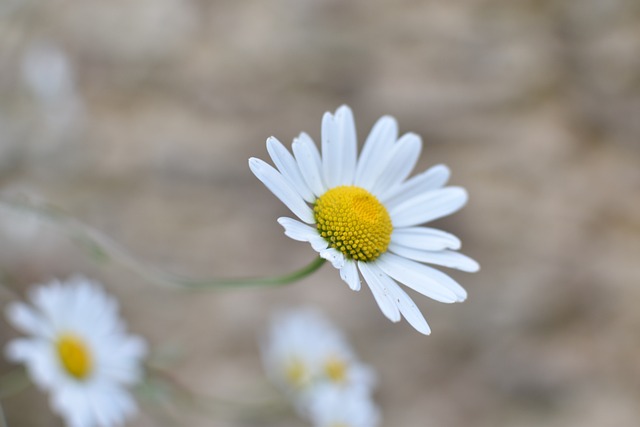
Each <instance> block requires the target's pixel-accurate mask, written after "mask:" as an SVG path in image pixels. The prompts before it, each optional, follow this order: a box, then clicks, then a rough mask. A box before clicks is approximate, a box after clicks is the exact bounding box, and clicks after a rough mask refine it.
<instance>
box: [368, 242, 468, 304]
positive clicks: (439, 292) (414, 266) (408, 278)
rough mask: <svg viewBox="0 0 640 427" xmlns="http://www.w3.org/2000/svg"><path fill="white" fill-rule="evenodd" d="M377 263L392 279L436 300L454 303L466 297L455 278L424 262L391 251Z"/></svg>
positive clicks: (383, 255)
mask: <svg viewBox="0 0 640 427" xmlns="http://www.w3.org/2000/svg"><path fill="white" fill-rule="evenodd" d="M376 264H377V265H379V266H380V268H381V269H382V271H384V272H385V273H387V274H388V275H389V276H391V278H392V279H395V280H397V281H398V282H400V283H402V284H403V285H406V286H408V287H410V288H411V289H413V290H414V291H416V292H419V293H421V294H422V295H425V296H428V297H429V298H432V299H434V300H436V301H440V302H445V303H453V302H460V301H464V300H465V299H466V296H467V293H466V291H465V290H464V289H463V288H462V286H460V285H459V284H458V283H457V282H456V281H455V280H453V279H452V278H450V277H449V276H447V275H446V274H444V273H442V272H440V271H438V270H436V269H434V268H431V267H428V266H426V265H424V264H420V263H418V262H415V261H411V260H408V259H406V258H402V257H399V256H398V255H394V254H392V253H390V252H386V253H384V254H382V256H380V258H378V260H377V261H376Z"/></svg>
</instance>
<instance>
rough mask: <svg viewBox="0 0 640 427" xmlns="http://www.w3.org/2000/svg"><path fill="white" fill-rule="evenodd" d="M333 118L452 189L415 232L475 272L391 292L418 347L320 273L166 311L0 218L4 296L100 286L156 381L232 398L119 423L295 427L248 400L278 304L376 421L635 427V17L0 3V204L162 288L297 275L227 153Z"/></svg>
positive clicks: (453, 6)
mask: <svg viewBox="0 0 640 427" xmlns="http://www.w3.org/2000/svg"><path fill="white" fill-rule="evenodd" d="M343 103H346V104H348V105H350V106H351V107H352V108H353V111H354V114H355V118H356V124H357V127H358V136H359V139H360V141H362V140H363V139H364V137H366V135H367V133H368V131H369V129H370V128H371V126H372V125H373V123H374V122H375V120H376V119H377V118H378V117H379V116H381V115H384V114H391V115H393V116H395V117H396V118H397V119H398V122H399V124H400V130H401V132H402V133H404V132H408V131H412V132H416V133H418V134H420V135H421V136H422V137H423V139H424V143H425V144H424V149H423V154H422V157H421V160H420V162H419V167H418V168H417V171H422V170H424V169H426V168H427V167H429V166H432V165H434V164H437V163H445V164H447V165H448V166H449V167H450V168H451V169H452V171H453V176H452V180H451V182H452V183H453V184H455V185H461V186H464V187H466V188H467V189H468V191H469V193H470V202H469V204H468V205H467V207H465V208H464V209H463V210H462V211H461V212H460V213H457V214H455V215H453V216H452V217H449V218H446V219H444V220H440V221H437V222H436V223H435V224H434V226H437V227H440V228H442V229H445V230H447V231H450V232H452V233H454V234H456V235H458V236H459V237H460V238H461V239H462V241H463V248H462V251H463V252H464V253H466V254H468V255H470V256H472V257H473V258H475V259H477V260H478V261H479V262H480V264H481V265H482V270H481V271H480V272H479V273H477V274H466V273H460V272H452V273H451V275H452V276H453V277H454V278H456V279H457V280H458V281H460V283H462V284H463V285H464V286H465V287H466V289H467V290H468V291H469V299H468V300H467V301H466V302H465V303H463V304H456V305H444V304H439V303H436V302H434V301H431V300H428V299H427V298H423V297H419V296H417V295H416V294H414V293H411V295H412V296H414V297H415V300H416V303H417V304H418V305H419V307H420V308H421V310H422V311H423V313H424V314H425V316H426V318H427V320H428V321H429V323H430V325H431V327H432V329H433V333H432V335H431V336H429V337H424V336H421V335H420V334H418V333H417V332H415V331H414V330H413V329H412V328H411V327H410V326H409V325H408V324H407V323H406V322H404V321H403V322H401V323H399V324H392V323H391V322H389V321H387V320H386V319H385V318H384V316H383V315H382V314H381V313H380V311H379V309H378V308H377V306H376V305H375V302H374V299H373V297H372V296H371V294H370V292H369V290H368V289H365V288H363V290H362V291H361V292H360V293H355V292H352V291H350V290H349V289H348V287H347V286H346V285H345V284H344V283H342V282H341V281H340V279H339V277H338V275H337V273H336V271H334V270H333V269H332V268H331V267H329V266H325V267H324V268H323V269H322V270H320V272H318V273H316V274H315V275H313V276H311V277H309V278H307V279H305V280H304V281H302V282H300V283H297V284H294V285H291V286H286V287H281V288H276V289H267V288H264V289H242V290H228V291H222V292H201V293H195V292H193V293H178V292H175V291H172V290H169V289H164V288H159V287H157V286H155V285H154V284H152V283H149V282H148V281H145V280H143V279H142V278H140V277H139V276H137V275H135V274H133V273H131V272H129V271H127V270H126V269H124V268H122V267H121V266H119V265H117V264H114V263H110V262H106V261H104V260H103V261H99V260H96V258H95V257H92V256H91V254H90V253H88V252H87V251H86V250H84V249H82V248H80V247H79V246H77V245H76V244H74V243H73V241H72V240H70V239H69V233H68V232H66V231H65V230H64V229H60V227H56V226H54V225H51V224H47V223H43V222H40V221H38V220H37V219H36V218H34V217H32V216H29V215H20V214H16V213H15V212H13V211H8V210H0V238H1V241H2V244H0V269H1V273H2V280H3V282H4V284H5V285H6V286H8V287H9V288H11V289H13V290H14V291H15V292H17V293H18V295H24V293H25V291H26V290H27V289H28V288H29V287H30V286H31V285H32V284H34V283H42V282H44V281H47V280H49V279H52V278H56V277H57V278H66V277H67V276H69V275H71V274H74V273H82V274H84V275H87V276H90V277H93V278H96V279H98V280H100V281H102V282H103V283H104V285H105V287H106V288H107V289H108V291H109V292H111V293H112V294H114V295H115V296H116V297H117V298H118V299H119V300H120V303H121V307H122V314H123V317H124V318H125V319H126V321H127V322H128V325H129V329H130V330H131V331H132V332H134V333H137V334H140V335H143V336H145V337H146V338H147V339H148V341H149V342H150V344H151V346H152V348H153V350H154V352H155V353H156V354H161V355H162V354H164V356H162V357H165V358H168V359H170V361H169V362H167V368H166V369H167V371H168V372H169V374H170V375H171V377H172V378H173V380H175V381H178V382H179V383H182V384H184V385H186V386H187V387H188V388H189V389H190V390H191V391H193V392H194V393H196V394H197V395H201V396H206V398H207V399H208V398H209V397H210V398H211V399H212V401H214V400H215V399H216V398H224V399H225V400H229V401H236V402H239V403H240V404H239V405H235V404H233V405H231V404H230V405H224V406H223V407H219V406H216V405H217V403H212V405H211V407H210V408H208V409H207V410H201V409H198V410H194V409H193V408H191V407H189V406H188V405H180V404H178V403H175V404H171V405H162V406H161V405H158V404H156V403H154V402H153V401H149V400H141V401H140V405H141V413H140V414H139V416H138V417H137V418H135V420H133V421H131V422H130V424H129V425H131V426H135V427H147V426H165V425H167V426H174V425H175V426H182V425H189V426H194V427H199V426H203V427H204V426H222V427H225V426H230V427H231V426H232V427H236V426H284V427H288V426H303V425H305V423H304V422H303V421H302V420H299V419H297V418H296V417H295V416H294V415H292V414H290V413H288V412H286V411H285V412H278V411H276V412H274V411H264V412H260V411H255V408H252V406H251V401H253V400H256V399H257V400H260V399H261V396H263V395H264V394H265V393H266V394H267V395H270V394H271V395H273V394H276V392H275V391H274V390H273V389H271V388H269V387H268V386H266V385H265V381H266V380H265V376H264V374H263V372H262V368H261V363H260V357H259V354H258V345H257V338H258V337H259V336H260V334H261V333H262V331H263V329H264V327H265V323H266V322H267V321H268V319H269V318H270V315H271V314H272V313H273V312H274V311H275V310H277V309H279V308H283V307H291V306H299V305H310V306H313V307H316V308H319V309H321V310H323V311H325V312H326V313H327V314H329V315H330V316H331V318H332V319H333V320H334V321H335V323H336V324H337V325H338V326H339V327H340V328H342V329H343V330H344V331H345V333H346V334H347V335H348V336H349V337H350V338H351V339H352V343H353V346H354V347H355V349H356V351H357V352H358V353H359V355H360V357H361V359H362V360H363V361H364V362H366V363H369V364H371V365H372V366H373V367H374V368H375V369H376V370H377V371H378V374H379V377H380V384H379V387H378V389H377V393H376V401H377V402H378V403H379V405H380V406H381V409H382V412H383V418H384V421H383V425H384V426H408V427H410V426H424V425H429V426H447V427H458V426H459V427H467V426H470V425H473V426H475V427H497V426H511V427H513V426H517V427H529V426H540V425H544V426H546V427H568V426H607V427H616V426H620V427H629V426H637V425H640V406H639V405H638V401H640V363H639V360H640V358H639V357H638V356H639V355H640V332H639V331H640V311H639V310H638V308H637V307H638V301H639V300H640V286H639V285H640V268H639V267H638V262H639V261H640V138H639V135H640V3H639V2H638V1H635V0H607V1H601V0H565V1H560V0H558V1H553V0H548V1H542V0H541V1H539V0H531V1H518V2H514V1H510V0H455V1H448V2H441V1H434V0H429V1H417V0H413V1H412V0H403V1H381V0H367V1H364V0H357V1H350V2H345V1H339V0H297V1H295V0H275V1H271V2H263V1H256V0H250V1H243V2H238V1H231V0H226V1H207V0H153V1H151V0H136V1H130V0H129V1H125V0H111V1H108V2H104V1H98V0H82V1H79V0H54V1H47V2H40V1H37V0H1V1H0V188H1V192H2V193H4V194H5V195H7V194H9V195H12V194H13V195H16V194H17V195H20V194H21V195H27V196H28V197H29V198H32V199H36V200H48V201H50V202H52V203H54V204H55V205H57V206H59V207H61V208H63V209H64V210H65V211H66V212H67V213H69V214H71V215H73V216H74V217H76V218H78V219H80V220H82V221H83V222H86V223H87V224H90V225H91V226H93V227H95V228H97V229H99V230H101V231H102V232H104V233H106V234H107V235H109V236H111V237H112V238H113V239H114V240H115V241H117V242H119V243H120V244H122V245H123V246H125V247H126V248H128V249H129V250H130V251H131V252H132V253H133V254H135V256H136V257H137V258H139V259H140V260H143V261H144V262H145V263H149V264H150V265H155V266H161V267H162V268H164V269H166V270H169V271H173V272H181V273H186V274H189V275H191V276H194V277H209V276H217V277H240V276H256V275H270V274H280V273H285V272H289V271H293V270H295V269H298V268H300V267H302V266H304V265H306V264H307V263H308V262H310V261H311V260H312V259H313V257H314V256H315V253H314V252H313V251H312V250H311V248H309V247H307V245H306V244H304V243H299V242H294V241H292V240H290V239H288V238H287V237H286V236H284V234H283V232H282V229H281V227H280V226H279V225H278V224H277V223H276V221H275V220H276V218H277V217H279V216H282V215H285V214H288V212H287V210H286V208H285V207H284V206H283V205H282V204H281V203H280V202H279V201H278V200H277V199H276V198H275V197H273V196H272V195H271V193H270V192H269V191H268V190H266V189H265V188H264V187H263V186H262V184H261V183H260V182H259V181H258V180H257V179H255V178H254V176H253V175H252V174H251V173H250V171H249V169H248V166H247V158H248V157H250V156H256V157H260V158H263V159H266V158H267V153H266V148H265V140H266V138H267V137H269V136H271V135H274V136H276V137H278V138H279V139H280V140H281V141H283V142H286V143H287V145H289V143H290V141H291V140H292V138H293V137H295V136H297V134H298V133H299V132H300V131H306V132H308V133H309V134H310V135H311V136H312V137H313V138H314V139H315V140H316V141H318V140H319V135H320V121H321V117H322V114H323V113H324V112H325V111H328V110H331V111H334V110H335V109H336V108H337V107H338V106H340V105H341V104H343ZM0 296H2V303H3V304H5V303H6V302H7V301H9V300H11V299H12V298H13V296H12V294H11V293H9V292H7V291H3V292H2V293H0ZM0 332H1V334H2V335H1V337H2V340H1V341H2V342H3V343H4V342H5V341H6V340H7V339H9V338H10V337H13V336H16V334H17V333H16V332H15V331H13V330H11V329H10V328H9V326H8V325H7V324H6V322H2V323H1V326H0ZM167 354H169V356H166V355H167ZM158 357H160V356H158ZM0 368H1V369H2V372H8V371H9V370H10V369H11V366H9V365H8V364H6V362H1V363H0ZM243 402H244V403H243ZM247 402H248V403H249V404H248V405H247V407H245V406H243V405H244V404H246V403H247ZM2 405H3V407H4V411H5V414H6V417H7V422H8V425H9V426H10V427H16V426H18V427H30V426H35V427H40V426H47V427H48V426H61V425H62V424H61V422H60V420H59V419H58V418H57V417H54V416H53V415H51V413H50V411H49V410H48V405H47V400H46V396H44V395H43V394H41V393H39V392H37V391H35V390H33V389H29V390H28V391H26V392H24V393H21V394H19V395H16V396H14V397H11V398H9V399H6V400H4V401H3V402H2Z"/></svg>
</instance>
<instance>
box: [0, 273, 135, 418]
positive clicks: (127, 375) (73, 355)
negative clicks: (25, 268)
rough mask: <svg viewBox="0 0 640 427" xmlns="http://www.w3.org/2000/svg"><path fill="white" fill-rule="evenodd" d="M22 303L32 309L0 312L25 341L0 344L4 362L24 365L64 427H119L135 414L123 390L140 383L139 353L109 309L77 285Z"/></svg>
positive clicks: (108, 300)
mask: <svg viewBox="0 0 640 427" xmlns="http://www.w3.org/2000/svg"><path fill="white" fill-rule="evenodd" d="M29 297H30V300H31V303H32V304H33V305H32V306H30V305H27V304H24V303H21V302H15V303H11V304H10V305H9V306H8V307H7V308H6V315H7V318H8V320H9V322H10V323H11V324H12V325H13V326H14V327H16V328H17V329H18V330H20V331H22V332H24V333H25V334H27V335H28V337H23V338H16V339H14V340H12V341H10V342H9V343H8V344H7V347H6V355H7V358H8V359H9V360H11V361H14V362H22V363H24V364H25V365H26V368H27V370H28V372H29V375H30V376H31V379H32V380H33V382H34V383H35V384H36V385H38V387H39V388H41V389H42V390H45V391H48V392H49V393H50V403H51V407H52V409H53V410H54V411H55V412H56V413H58V414H60V415H61V416H62V417H63V418H64V420H65V422H66V424H67V425H68V426H69V427H94V426H99V427H111V426H119V425H122V424H123V423H124V421H125V420H126V419H127V418H128V417H130V416H131V415H133V414H134V413H135V412H136V404H135V401H134V400H133V398H132V396H131V395H130V393H129V392H128V390H127V389H126V386H129V385H132V384H134V383H136V382H137V381H138V380H139V379H140V377H141V375H142V372H141V359H142V358H143V357H144V356H145V354H146V345H145V343H144V341H143V340H142V339H141V338H139V337H137V336H132V335H129V334H127V332H126V328H125V325H124V323H123V322H122V321H121V319H120V318H119V316H118V305H117V302H116V301H115V300H114V299H113V298H112V297H110V296H108V295H107V294H106V293H105V292H104V291H103V290H102V289H101V288H100V287H99V286H98V285H97V284H96V283H95V282H92V281H90V280H88V279H85V278H81V277H74V278H71V279H69V280H68V281H66V282H58V281H53V282H51V283H48V284H46V285H43V286H40V287H38V288H35V289H33V290H32V291H31V292H30V295H29Z"/></svg>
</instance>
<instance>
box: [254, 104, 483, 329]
mask: <svg viewBox="0 0 640 427" xmlns="http://www.w3.org/2000/svg"><path fill="white" fill-rule="evenodd" d="M421 147H422V141H421V139H420V137H419V136H418V135H416V134H413V133H407V134H405V135H403V136H402V137H400V138H398V125H397V123H396V121H395V119H394V118H393V117H390V116H384V117H382V118H380V119H379V120H378V121H377V122H376V124H375V125H374V126H373V129H372V130H371V133H370V134H369V136H368V137H367V139H366V141H365V143H364V146H363V148H362V152H361V153H360V155H359V156H358V153H357V139H356V128H355V123H354V120H353V114H352V113H351V110H350V109H349V107H347V106H342V107H340V108H338V110H337V111H336V113H335V114H334V115H332V114H331V113H325V115H324V117H323V118H322V151H321V152H320V151H319V150H318V148H317V147H316V145H315V144H314V142H313V140H312V139H311V137H310V136H309V135H307V134H306V133H301V134H300V136H299V137H298V138H296V139H294V141H293V146H292V151H293V154H291V152H289V151H288V150H287V149H286V148H285V147H284V146H283V144H282V143H280V142H279V141H278V140H277V139H276V138H274V137H271V138H269V139H268V140H267V151H268V152H269V155H270V156H271V159H272V160H273V163H274V164H275V166H276V168H277V169H276V168H274V167H272V166H270V165H269V164H267V163H266V162H264V161H263V160H260V159H257V158H251V159H249V167H250V168H251V171H252V172H253V173H254V175H255V176H256V177H257V178H258V179H259V180H260V181H262V183H263V184H264V185H265V186H266V187H267V188H268V189H269V190H270V191H271V192H272V193H273V194H274V195H275V196H276V197H278V199H280V201H282V202H283V203H284V204H285V205H286V206H287V207H288V208H289V209H290V210H291V212H292V213H293V214H294V215H295V216H296V217H297V219H294V218H288V217H282V218H279V219H278V222H279V223H280V225H282V226H283V227H284V229H285V234H286V235H287V236H289V237H290V238H292V239H294V240H298V241H303V242H309V243H310V244H311V247H312V248H313V249H314V250H315V251H317V252H318V253H319V255H320V256H321V257H322V258H324V259H326V260H328V261H330V262H331V264H332V265H333V266H334V267H335V268H337V269H338V270H339V271H340V277H341V278H342V280H344V281H345V282H346V283H347V284H348V285H349V287H350V288H351V289H353V290H354V291H357V290H360V286H361V285H360V275H362V277H363V278H364V280H365V282H366V283H367V285H368V286H369V288H370V289H371V292H372V293H373V296H374V298H375V300H376V302H377V303H378V306H379V307H380V309H381V310H382V312H383V314H384V315H385V316H386V317H387V318H389V319H390V320H392V321H393V322H397V321H399V320H400V318H401V316H404V317H405V318H406V319H407V321H408V322H409V323H410V324H411V325H412V326H413V327H414V328H415V329H417V330H418V331H420V332H421V333H423V334H429V333H430V332H431V330H430V328H429V325H428V324H427V322H426V321H425V319H424V317H423V316H422V314H421V313H420V311H419V310H418V308H417V307H416V305H415V303H414V302H413V301H412V300H411V298H410V297H409V296H408V295H407V293H406V292H405V291H404V290H403V289H402V288H401V287H400V286H399V285H398V282H399V283H402V284H404V285H405V286H408V287H409V288H412V289H413V290H415V291H417V292H419V293H421V294H423V295H425V296H428V297H430V298H433V299H435V300H437V301H441V302H445V303H454V302H461V301H464V300H465V299H466V298H467V292H466V291H465V290H464V289H463V288H462V287H461V286H460V285H459V284H458V283H457V282H456V281H454V280H453V279H452V278H450V277H449V276H448V275H446V274H444V273H442V272H440V271H439V270H436V269H434V268H432V267H430V266H427V265H425V264H424V263H428V264H435V265H439V266H444V267H449V268H455V269H458V270H463V271H468V272H475V271H478V270H479V265H478V263H477V262H475V261H474V260H472V259H471V258H469V257H467V256H465V255H462V254H461V253H459V252H456V250H457V249H459V248H460V240H459V239H458V238H457V237H455V236H453V235H452V234H449V233H446V232H444V231H441V230H437V229H434V228H429V227H424V226H420V225H421V224H424V223H427V222H429V221H432V220H435V219H438V218H441V217H444V216H447V215H449V214H452V213H454V212H456V211H457V210H459V209H460V208H461V207H462V206H464V204H465V203H466V201H467V192H466V191H465V190H464V189H463V188H460V187H445V186H444V185H445V184H446V182H447V180H448V179H449V174H450V173H449V169H448V168H447V167H446V166H444V165H437V166H434V167H432V168H430V169H428V170H427V171H425V172H423V173H421V174H419V175H416V176H413V177H411V178H408V177H409V174H410V173H411V171H412V170H413V168H414V166H415V165H416V162H417V161H418V157H419V155H420V150H421ZM407 178H408V179H407Z"/></svg>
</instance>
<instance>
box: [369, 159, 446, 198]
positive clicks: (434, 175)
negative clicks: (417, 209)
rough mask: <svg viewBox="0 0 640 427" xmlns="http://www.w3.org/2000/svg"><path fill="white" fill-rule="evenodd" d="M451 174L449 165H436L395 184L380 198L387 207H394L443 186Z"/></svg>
mask: <svg viewBox="0 0 640 427" xmlns="http://www.w3.org/2000/svg"><path fill="white" fill-rule="evenodd" d="M450 175H451V172H450V171H449V168H448V167H447V166H445V165H436V166H433V167H431V168H429V169H428V170H427V171H426V172H423V173H421V174H419V175H416V176H414V177H412V178H410V179H409V180H407V181H406V182H403V183H400V184H398V185H395V186H394V187H392V188H390V189H389V190H387V191H385V192H384V194H381V195H380V197H378V199H380V201H381V202H382V203H384V205H385V206H386V207H387V209H393V208H394V207H395V206H397V205H399V204H401V203H404V202H406V201H407V200H409V199H412V198H414V197H416V196H419V195H421V194H423V193H426V192H427V191H432V190H437V189H439V188H442V186H444V185H445V184H446V183H447V181H448V180H449V176H450Z"/></svg>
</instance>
